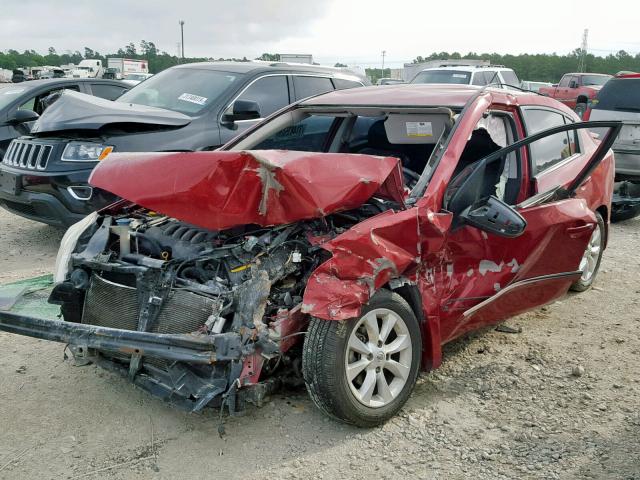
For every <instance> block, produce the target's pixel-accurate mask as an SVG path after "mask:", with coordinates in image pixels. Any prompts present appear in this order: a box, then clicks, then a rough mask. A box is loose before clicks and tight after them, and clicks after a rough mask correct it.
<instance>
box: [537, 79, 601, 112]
mask: <svg viewBox="0 0 640 480" xmlns="http://www.w3.org/2000/svg"><path fill="white" fill-rule="evenodd" d="M610 78H611V75H605V74H602V73H565V74H564V75H563V76H562V78H561V79H560V82H559V83H558V84H557V85H552V86H551V87H542V88H540V89H539V90H538V93H540V94H541V95H545V96H547V97H551V98H555V99H556V100H558V101H559V102H562V103H564V104H565V105H566V106H568V107H569V108H573V109H574V110H575V111H576V113H577V114H578V116H579V117H581V118H582V116H583V115H584V112H585V111H586V110H587V108H588V106H589V102H590V101H591V100H593V99H594V98H596V95H597V94H598V92H599V91H600V89H601V88H602V86H603V85H604V84H605V83H607V80H609V79H610Z"/></svg>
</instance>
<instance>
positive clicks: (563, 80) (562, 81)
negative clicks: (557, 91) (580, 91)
mask: <svg viewBox="0 0 640 480" xmlns="http://www.w3.org/2000/svg"><path fill="white" fill-rule="evenodd" d="M570 78H572V77H571V76H570V75H565V76H563V77H562V78H561V79H560V83H558V86H559V87H568V86H569V79H570Z"/></svg>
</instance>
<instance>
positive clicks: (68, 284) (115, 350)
mask: <svg viewBox="0 0 640 480" xmlns="http://www.w3.org/2000/svg"><path fill="white" fill-rule="evenodd" d="M392 206H397V205H395V204H393V203H391V202H388V201H377V200H375V199H371V200H370V202H368V203H367V204H365V205H362V206H361V207H359V208H358V209H356V210H352V211H349V212H341V213H334V214H331V215H329V216H327V217H324V218H321V219H314V220H307V221H301V222H295V223H291V224H287V225H280V226H274V227H260V226H255V225H253V226H251V225H249V226H240V227H234V228H230V229H227V230H223V231H219V232H217V231H211V230H207V229H204V228H201V227H197V226H192V225H189V224H186V223H184V222H182V221H179V220H176V219H174V218H169V217H167V216H163V215H160V214H157V213H154V212H152V211H149V210H147V209H144V208H142V207H139V206H136V205H133V204H125V205H124V206H123V207H118V208H117V209H115V210H114V211H113V212H107V213H106V214H104V215H101V216H98V215H94V216H92V217H89V218H88V219H89V220H92V221H91V222H90V223H88V224H86V225H83V226H82V228H83V229H84V230H83V231H82V232H78V238H77V239H76V242H75V243H74V248H73V253H71V252H69V254H68V256H67V257H66V258H64V253H63V252H62V250H63V249H64V240H63V248H62V249H61V257H62V258H59V262H62V263H63V264H64V265H62V270H63V271H62V272H60V269H59V270H58V272H57V275H58V277H59V278H58V280H60V281H59V283H57V284H56V286H55V287H54V290H53V291H52V293H51V296H50V299H49V301H50V302H52V303H56V304H59V305H61V312H62V316H63V320H61V321H60V320H36V319H32V318H26V319H25V318H21V317H19V316H11V315H10V314H5V315H4V317H3V318H0V330H5V331H9V332H13V333H18V334H23V335H28V336H33V337H37V338H44V339H48V340H54V341H59V342H63V343H67V344H68V347H69V350H70V352H71V353H72V355H73V357H74V358H75V361H76V362H77V363H80V364H82V363H88V362H94V363H97V364H99V365H101V366H103V367H105V368H108V369H110V370H112V371H115V372H118V373H120V374H122V375H124V376H126V377H128V378H129V379H131V380H132V381H133V382H134V383H135V384H137V385H139V386H140V387H142V388H144V389H145V390H148V391H149V392H151V393H152V394H154V395H156V396H159V397H161V398H163V399H164V400H166V401H169V402H170V403H172V404H174V405H177V406H181V407H183V408H186V409H189V410H199V409H201V408H203V407H204V406H205V405H207V404H209V405H212V406H220V404H221V402H223V401H224V402H225V405H226V406H228V407H229V409H230V410H231V411H232V412H238V411H241V410H242V409H243V406H244V402H245V401H246V400H249V401H251V402H253V403H256V404H260V403H261V401H262V400H263V398H264V397H265V396H266V395H268V394H269V393H270V392H272V391H273V390H274V389H276V388H278V387H279V386H280V385H282V384H283V383H285V384H289V385H293V384H301V383H302V379H301V375H300V358H301V355H300V350H301V345H302V340H303V336H302V335H303V334H304V331H305V329H306V324H307V322H308V319H307V317H306V315H304V314H303V313H302V312H301V305H302V297H303V293H304V288H305V286H306V283H307V280H308V278H309V275H311V273H312V272H313V271H314V270H315V269H316V268H317V267H318V265H320V263H322V262H323V261H325V260H327V259H328V258H329V256H330V254H329V253H328V252H326V251H325V250H323V249H322V248H321V245H322V243H323V242H324V241H326V240H330V239H332V238H335V237H336V236H337V235H339V234H340V233H343V232H345V231H346V230H348V229H349V228H351V227H352V226H353V225H355V224H356V223H359V222H360V221H362V220H363V219H365V218H368V217H371V216H373V215H376V214H378V213H381V212H383V211H385V210H387V209H388V208H391V207H392Z"/></svg>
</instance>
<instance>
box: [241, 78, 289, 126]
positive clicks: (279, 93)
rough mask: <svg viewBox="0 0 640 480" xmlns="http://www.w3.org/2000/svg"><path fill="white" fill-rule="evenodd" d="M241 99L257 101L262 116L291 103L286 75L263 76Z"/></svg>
mask: <svg viewBox="0 0 640 480" xmlns="http://www.w3.org/2000/svg"><path fill="white" fill-rule="evenodd" d="M239 100H250V101H252V102H257V103H258V105H259V106H260V116H261V117H262V118H264V117H267V116H269V115H271V114H272V113H273V112H276V111H278V110H280V109H281V108H283V107H286V106H287V105H289V103H290V102H289V85H288V83H287V77H286V76H285V75H274V76H270V77H262V78H259V79H258V80H256V81H255V82H253V83H252V84H251V85H250V86H249V88H247V89H246V90H245V91H244V93H243V94H242V95H240V97H239Z"/></svg>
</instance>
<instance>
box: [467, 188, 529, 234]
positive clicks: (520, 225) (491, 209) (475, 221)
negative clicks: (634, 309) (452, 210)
mask: <svg viewBox="0 0 640 480" xmlns="http://www.w3.org/2000/svg"><path fill="white" fill-rule="evenodd" d="M460 220H462V221H463V222H464V223H466V224H467V225H471V226H472V227H476V228H478V229H480V230H482V231H484V232H488V233H493V234H495V235H500V236H501V237H508V238H515V237H518V236H520V235H522V233H523V232H524V229H525V228H526V227H527V221H526V220H525V219H524V218H522V215H520V214H519V213H518V212H517V211H515V210H514V209H513V208H511V207H510V206H509V205H507V204H506V203H504V202H503V201H502V200H500V199H498V198H496V197H494V196H491V197H485V198H483V199H481V200H479V201H478V202H476V203H474V204H473V205H471V206H470V207H468V208H467V209H466V210H465V211H463V212H462V213H461V214H460Z"/></svg>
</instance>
